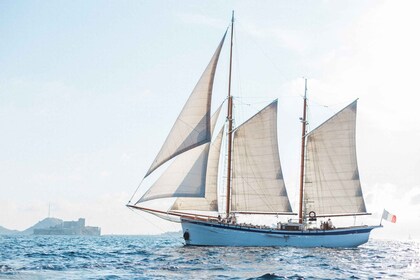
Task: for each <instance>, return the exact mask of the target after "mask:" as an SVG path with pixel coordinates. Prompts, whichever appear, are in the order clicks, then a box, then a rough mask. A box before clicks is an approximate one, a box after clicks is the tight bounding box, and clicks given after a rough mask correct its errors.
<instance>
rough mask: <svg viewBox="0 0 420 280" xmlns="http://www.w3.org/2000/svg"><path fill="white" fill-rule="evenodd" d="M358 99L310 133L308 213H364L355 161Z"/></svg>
mask: <svg viewBox="0 0 420 280" xmlns="http://www.w3.org/2000/svg"><path fill="white" fill-rule="evenodd" d="M356 112H357V100H356V101H354V102H353V103H351V104H350V105H349V106H347V107H346V108H344V109H343V110H341V111H340V112H339V113H337V114H336V115H334V116H333V117H332V118H330V119H329V120H327V121H326V122H325V123H323V124H322V125H321V126H319V127H318V128H316V129H315V130H313V131H312V132H310V133H309V134H308V136H307V142H306V160H305V163H306V168H305V184H304V198H305V210H306V213H309V212H310V211H315V212H316V214H317V215H328V214H355V213H365V212H366V207H365V202H364V199H363V194H362V188H361V186H360V180H359V170H358V166H357V158H356Z"/></svg>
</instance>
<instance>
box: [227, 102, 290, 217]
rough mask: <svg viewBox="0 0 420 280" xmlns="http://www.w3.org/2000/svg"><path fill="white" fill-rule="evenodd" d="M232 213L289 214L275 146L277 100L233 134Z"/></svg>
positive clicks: (287, 199) (288, 204) (288, 203)
mask: <svg viewBox="0 0 420 280" xmlns="http://www.w3.org/2000/svg"><path fill="white" fill-rule="evenodd" d="M232 175H233V176H232V184H233V185H232V201H231V203H232V205H231V207H232V211H233V212H269V213H289V212H292V208H291V206H290V202H289V198H288V196H287V191H286V188H285V184H284V180H283V174H282V170H281V166H280V157H279V150H278V143H277V100H276V101H274V102H272V103H271V104H270V105H268V106H267V107H265V108H264V109H262V110H261V111H260V112H259V113H257V114H256V115H254V116H253V117H252V118H250V119H249V120H248V121H246V122H245V123H243V124H242V125H241V126H239V127H238V128H237V129H236V130H235V134H234V139H233V174H232Z"/></svg>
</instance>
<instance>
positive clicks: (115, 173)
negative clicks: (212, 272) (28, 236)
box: [0, 1, 420, 238]
mask: <svg viewBox="0 0 420 280" xmlns="http://www.w3.org/2000/svg"><path fill="white" fill-rule="evenodd" d="M418 8H419V4H417V2H416V1H399V2H398V3H396V2H392V1H317V2H315V1H264V2H261V1H1V2H0V38H1V40H0V66H1V67H0V128H1V131H2V137H1V138H0V193H1V196H0V213H1V214H0V225H2V226H6V227H8V228H13V229H24V228H26V227H29V226H30V225H32V224H33V223H35V222H37V221H38V220H40V219H42V218H44V217H45V216H46V214H47V211H48V204H49V203H51V205H52V214H53V216H56V217H60V218H64V219H73V220H74V219H77V218H79V217H86V218H87V222H88V223H89V224H92V225H99V226H102V227H103V232H104V233H119V234H136V233H156V232H160V231H162V230H168V229H170V230H176V229H177V228H176V226H173V225H168V224H166V223H160V222H159V221H158V220H155V219H154V218H153V217H150V216H146V215H140V216H139V215H135V214H133V213H132V212H130V211H129V210H127V209H126V208H125V206H124V204H125V203H126V202H127V201H128V199H129V198H130V196H131V194H132V193H133V192H134V190H135V188H136V186H137V184H138V183H139V182H140V180H141V178H142V177H143V175H144V174H145V172H146V170H147V169H148V167H149V165H150V163H151V161H152V160H153V158H154V156H155V154H156V152H157V151H158V150H159V148H160V145H161V143H163V141H164V139H165V137H166V135H167V133H168V131H169V129H170V127H171V126H172V124H173V121H174V119H175V118H176V116H177V114H178V113H179V111H180V109H181V108H182V106H183V104H184V102H185V100H186V99H187V98H188V96H189V94H190V92H191V90H192V88H193V87H194V85H195V83H196V81H197V80H198V78H199V77H200V75H201V73H202V71H203V70H204V68H205V66H206V65H207V63H208V61H209V60H210V57H211V55H212V54H213V52H214V50H215V48H216V46H217V44H218V43H219V41H220V39H221V37H222V35H223V33H224V31H225V30H226V27H227V26H228V24H229V20H230V14H231V11H232V9H234V10H235V13H236V18H237V22H236V31H235V32H236V33H235V34H236V44H235V54H234V69H235V70H236V71H235V74H234V84H233V90H234V93H233V94H234V96H236V97H237V100H239V101H240V103H241V104H242V105H238V106H237V108H236V109H237V112H238V115H237V118H238V120H237V121H238V122H240V120H241V118H242V119H244V118H246V117H247V116H249V115H250V114H251V113H253V112H255V111H257V110H258V109H259V108H262V107H263V106H264V104H267V102H269V101H270V100H272V99H274V98H279V112H280V113H279V131H280V132H279V144H280V155H281V159H282V166H283V169H284V174H285V180H286V186H287V188H288V192H289V194H290V195H291V199H292V201H293V199H294V198H295V193H294V189H295V186H296V184H297V180H298V176H297V175H298V173H297V172H298V171H297V170H298V152H299V143H298V139H299V122H298V121H297V120H298V117H299V115H300V111H301V95H302V92H303V80H302V77H303V76H306V77H308V78H309V94H310V98H311V104H312V106H311V111H310V117H311V127H315V126H316V125H317V124H319V123H320V122H322V121H323V120H325V119H326V118H327V117H329V116H330V115H331V114H333V113H335V112H337V111H338V110H339V109H340V108H341V107H343V106H345V105H347V104H348V103H350V102H351V101H353V100H354V99H356V98H360V101H359V116H358V155H359V168H360V175H361V178H362V186H363V189H364V193H365V195H366V202H367V208H368V210H369V211H371V212H373V213H376V214H375V215H380V212H381V211H382V208H384V207H385V208H387V209H388V210H390V212H394V213H395V214H397V216H398V218H399V221H400V224H397V225H389V226H387V227H386V228H385V229H383V230H382V233H379V234H378V236H379V237H398V238H406V237H407V236H406V235H407V234H406V232H407V231H410V232H413V233H412V234H411V235H412V236H416V234H417V238H420V236H418V235H419V234H420V233H419V232H420V226H418V225H419V224H420V216H419V214H418V213H420V209H419V206H418V205H419V204H420V185H419V183H418V179H417V178H418V175H417V172H418V170H420V156H419V154H420V150H419V145H418V144H417V143H416V139H418V137H419V136H420V120H419V117H418V114H417V107H418V101H419V100H420V98H419V94H417V93H416V91H418V90H417V88H418V86H417V85H416V79H417V73H418V65H420V56H419V54H418V49H420V42H419V39H418V38H417V37H418V36H415V34H416V32H417V28H416V27H417V26H419V25H420V23H419V21H420V20H419V19H418V17H417V15H416V13H415V11H416V10H418ZM226 46H227V45H225V49H224V50H223V54H222V56H221V61H220V64H219V65H220V67H219V69H218V70H217V71H218V72H217V81H216V85H215V93H214V95H215V99H216V101H221V100H223V98H224V96H225V95H226V91H225V89H226V81H227V75H226V66H227V59H226V57H227V52H226V51H227V48H226ZM251 102H256V105H254V106H248V105H247V104H250V103H251ZM326 106H327V107H326ZM282 132H283V133H282ZM282 135H284V136H282ZM295 209H296V208H295ZM378 213H379V214H378ZM375 215H374V216H373V217H372V218H371V220H369V222H371V223H377V219H376V218H377V216H375ZM413 221H414V222H413ZM403 228H405V229H408V230H403Z"/></svg>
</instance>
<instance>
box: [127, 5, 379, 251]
mask: <svg viewBox="0 0 420 280" xmlns="http://www.w3.org/2000/svg"><path fill="white" fill-rule="evenodd" d="M233 26H234V17H233V13H232V21H231V24H230V61H229V83H228V89H227V115H226V121H225V123H224V126H223V127H222V128H221V130H220V131H218V132H217V133H214V129H215V124H216V122H217V119H218V117H219V115H220V113H221V112H220V111H221V107H219V108H218V109H217V110H215V112H214V113H213V114H212V115H211V112H212V110H211V103H212V102H211V100H212V91H213V82H214V77H215V72H216V68H217V64H218V59H219V56H220V52H221V49H222V46H223V43H224V41H225V37H226V35H227V33H228V30H226V32H225V33H224V35H223V37H222V40H221V42H220V44H219V45H218V47H217V49H216V51H215V53H214V55H213V56H212V58H211V60H210V63H209V64H208V66H207V67H206V68H205V70H204V73H203V74H202V76H201V78H200V79H199V81H198V83H197V85H196V86H195V88H194V90H193V91H192V93H191V95H190V97H189V98H188V100H187V102H186V103H185V105H184V107H183V109H182V111H181V112H180V114H179V116H178V118H177V119H176V121H175V123H174V125H173V127H172V129H171V131H170V132H169V135H168V137H167V138H166V140H165V142H164V144H163V146H162V148H161V150H160V151H159V153H158V154H157V156H156V158H155V160H154V161H153V162H152V164H151V166H150V168H149V170H148V171H147V173H146V175H145V176H144V178H147V177H148V176H149V175H151V174H154V173H155V172H156V170H157V169H159V167H162V165H164V164H165V163H167V162H168V161H170V164H169V163H168V164H169V166H167V168H166V169H165V170H164V171H163V173H161V175H160V176H159V177H158V178H157V179H156V181H154V183H153V184H152V185H151V187H150V188H149V189H148V190H147V191H146V192H145V193H144V194H143V195H142V196H141V198H140V199H138V200H137V201H136V202H135V203H132V202H131V200H130V201H129V203H128V204H127V206H128V207H130V208H132V209H135V210H140V211H144V212H147V213H150V214H153V215H156V216H158V217H160V218H163V219H166V220H170V221H174V222H180V223H181V225H182V234H183V238H184V240H185V244H186V245H196V246H295V247H357V246H359V245H361V244H364V243H366V242H367V241H368V239H369V234H370V232H371V231H372V230H373V229H375V228H378V227H381V225H378V226H368V225H362V226H355V225H352V226H346V227H337V228H336V227H334V226H333V225H332V223H331V220H327V218H329V219H331V218H333V217H342V216H354V217H355V216H359V215H369V213H367V211H366V206H365V202H364V198H363V192H362V188H361V184H360V179H359V171H358V165H357V158H356V145H355V132H356V112H357V100H356V101H354V102H352V103H351V104H349V105H348V106H346V107H345V108H343V109H342V110H341V111H339V112H338V113H336V114H335V115H333V116H332V117H331V118H330V119H328V120H327V121H325V122H324V123H323V124H321V125H320V126H318V127H317V128H315V129H314V130H312V131H310V132H307V116H306V108H307V94H306V92H307V85H306V80H305V95H304V98H303V101H304V102H303V103H304V105H303V116H302V118H301V122H302V143H301V170H300V186H299V209H298V211H297V213H294V212H293V211H292V207H291V204H290V201H289V197H288V194H287V189H286V186H285V182H284V179H283V173H282V169H281V164H280V156H279V147H278V137H277V100H274V101H273V102H271V103H270V104H268V105H267V106H266V107H265V108H263V109H262V110H260V111H259V112H258V113H257V114H255V115H254V116H252V117H251V118H249V119H248V120H246V121H245V122H243V123H242V124H240V125H239V126H237V127H234V126H233V118H234V117H233V116H234V115H233V98H232V95H231V80H232V78H231V77H232V75H231V73H232V46H233V35H234V33H233ZM222 142H223V143H225V145H222ZM224 158H226V160H225V161H226V162H225V164H222V163H221V162H222V161H223V159H224ZM168 164H167V165H168ZM223 176H225V185H223V188H222V186H220V184H218V182H219V177H223ZM143 180H144V179H143ZM220 189H223V190H224V191H225V194H224V197H225V200H226V205H222V204H221V203H220V201H222V199H221V198H220V195H219V192H220ZM133 196H134V195H133ZM164 198H173V199H174V202H173V204H172V205H171V207H170V208H169V209H158V207H153V208H151V207H147V206H145V205H146V204H147V202H149V201H157V200H159V199H164ZM258 215H272V216H276V217H278V216H280V217H289V219H287V220H286V221H284V222H277V223H275V224H273V225H272V226H264V225H256V224H255V223H249V222H248V223H245V222H241V221H240V217H241V216H244V217H249V216H258ZM283 215H284V216H283ZM296 215H297V218H296ZM321 220H322V221H321Z"/></svg>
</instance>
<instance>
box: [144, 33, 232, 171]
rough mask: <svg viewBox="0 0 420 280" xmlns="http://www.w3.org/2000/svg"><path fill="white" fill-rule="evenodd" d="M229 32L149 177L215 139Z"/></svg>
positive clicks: (157, 158) (166, 141) (182, 112)
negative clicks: (214, 111) (214, 99)
mask: <svg viewBox="0 0 420 280" xmlns="http://www.w3.org/2000/svg"><path fill="white" fill-rule="evenodd" d="M225 36H226V33H225V35H224V36H223V38H222V41H221V42H220V44H219V46H218V48H217V49H216V52H215V53H214V55H213V57H212V59H211V61H210V63H209V64H208V66H207V68H206V70H205V71H204V73H203V74H202V76H201V78H200V80H199V81H198V83H197V85H196V86H195V88H194V90H193V92H192V93H191V95H190V97H189V98H188V101H187V103H186V104H185V105H184V108H183V109H182V111H181V113H180V114H179V116H178V118H177V120H176V121H175V124H174V125H173V127H172V129H171V131H170V133H169V135H168V137H167V138H166V140H165V143H164V144H163V146H162V148H161V149H160V152H159V153H158V155H157V156H156V158H155V160H154V161H153V163H152V165H151V166H150V168H149V171H147V173H146V175H145V177H147V176H148V175H150V173H152V172H153V171H154V170H155V169H156V168H158V167H159V166H161V165H162V164H164V163H165V162H167V161H168V160H170V159H172V158H174V157H175V156H177V155H179V154H181V153H183V152H186V151H188V150H190V149H193V148H195V147H197V146H200V145H202V144H204V143H207V142H210V141H211V132H210V109H211V96H212V91H213V81H214V75H215V72H216V66H217V62H218V60H219V55H220V51H221V49H222V46H223V42H224V40H225Z"/></svg>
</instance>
